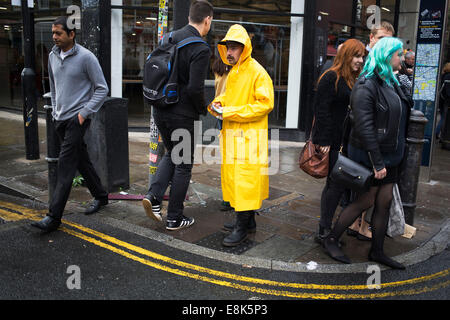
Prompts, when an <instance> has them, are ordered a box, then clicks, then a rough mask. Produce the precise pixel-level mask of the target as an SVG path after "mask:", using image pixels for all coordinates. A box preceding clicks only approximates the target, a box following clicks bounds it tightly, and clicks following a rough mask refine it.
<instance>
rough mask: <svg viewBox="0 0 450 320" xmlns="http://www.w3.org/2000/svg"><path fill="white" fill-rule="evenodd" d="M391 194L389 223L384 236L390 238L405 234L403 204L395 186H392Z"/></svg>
mask: <svg viewBox="0 0 450 320" xmlns="http://www.w3.org/2000/svg"><path fill="white" fill-rule="evenodd" d="M392 193H393V194H392V202H391V207H390V209H389V223H388V227H387V230H386V234H387V235H388V236H389V237H391V238H393V237H395V236H401V235H403V234H404V233H405V224H406V223H405V213H404V211H403V203H402V199H401V197H400V191H399V189H398V185H397V184H394V188H393V190H392Z"/></svg>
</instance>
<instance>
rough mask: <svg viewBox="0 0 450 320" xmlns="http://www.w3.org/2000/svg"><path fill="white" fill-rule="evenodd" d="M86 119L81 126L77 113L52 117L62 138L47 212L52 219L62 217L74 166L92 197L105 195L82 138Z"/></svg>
mask: <svg viewBox="0 0 450 320" xmlns="http://www.w3.org/2000/svg"><path fill="white" fill-rule="evenodd" d="M89 123H90V120H89V119H86V120H85V122H84V123H83V125H82V126H81V125H80V122H79V120H78V115H77V116H75V117H73V118H71V119H68V120H63V121H55V128H56V133H57V135H58V138H59V140H60V142H61V151H60V153H59V158H58V171H57V182H56V187H55V193H54V194H53V197H52V199H51V202H50V207H49V215H50V216H52V217H53V218H55V219H61V217H62V215H63V212H64V207H65V206H66V203H67V199H68V198H69V195H70V190H71V189H72V182H73V178H74V177H75V174H76V171H77V169H78V171H79V172H80V173H81V175H82V176H83V178H84V181H85V182H86V185H87V187H88V189H89V191H90V192H91V194H92V196H93V197H95V199H97V200H102V199H107V197H108V193H107V192H106V191H105V189H104V188H103V186H102V184H101V182H100V178H99V177H98V175H97V173H96V172H95V169H94V167H93V166H92V163H91V161H90V159H89V154H88V152H87V147H86V143H85V142H84V139H83V137H84V134H85V133H86V129H87V128H88V127H89Z"/></svg>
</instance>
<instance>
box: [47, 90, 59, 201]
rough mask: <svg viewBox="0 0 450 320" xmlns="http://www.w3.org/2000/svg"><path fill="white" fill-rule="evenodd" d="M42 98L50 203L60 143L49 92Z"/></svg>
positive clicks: (54, 184) (55, 177)
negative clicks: (45, 115) (43, 100)
mask: <svg viewBox="0 0 450 320" xmlns="http://www.w3.org/2000/svg"><path fill="white" fill-rule="evenodd" d="M44 99H45V106H44V109H45V110H46V111H47V117H46V125H47V157H46V158H45V160H47V163H48V202H49V203H50V201H51V199H52V196H53V194H54V193H55V187H56V181H57V177H58V175H57V172H58V171H57V168H58V157H59V151H60V150H61V144H60V142H59V138H58V136H57V134H56V130H55V123H54V121H53V116H52V111H53V106H52V101H51V93H50V92H49V93H46V94H45V95H44Z"/></svg>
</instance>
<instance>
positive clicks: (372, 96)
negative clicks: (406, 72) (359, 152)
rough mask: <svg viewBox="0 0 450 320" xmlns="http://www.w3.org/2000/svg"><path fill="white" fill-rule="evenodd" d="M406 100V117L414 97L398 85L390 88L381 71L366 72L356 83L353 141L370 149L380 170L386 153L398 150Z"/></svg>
mask: <svg viewBox="0 0 450 320" xmlns="http://www.w3.org/2000/svg"><path fill="white" fill-rule="evenodd" d="M402 104H406V105H407V108H405V109H406V110H407V113H408V114H407V115H406V119H409V113H410V110H411V100H410V99H408V97H406V96H405V94H404V93H403V91H402V90H401V89H400V87H399V86H398V85H396V84H394V88H389V87H388V85H387V84H386V82H385V81H383V80H382V79H381V78H380V77H379V76H378V75H376V76H373V77H370V78H366V77H365V76H364V75H363V76H361V77H360V78H359V79H358V81H357V82H356V84H355V86H354V87H353V91H352V95H351V98H350V107H351V119H352V121H351V123H352V130H351V133H350V138H349V143H350V144H351V145H353V146H355V147H357V148H360V149H363V150H366V151H367V152H368V155H369V158H370V161H371V162H372V166H373V168H375V169H376V170H377V171H379V170H381V169H383V168H385V164H384V161H383V155H382V154H388V153H390V152H395V151H396V150H397V147H398V137H399V130H400V120H401V118H402V112H403V111H402V110H403V109H404V108H403V107H402ZM403 116H404V115H403ZM406 121H408V120H406Z"/></svg>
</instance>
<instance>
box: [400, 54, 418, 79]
mask: <svg viewBox="0 0 450 320" xmlns="http://www.w3.org/2000/svg"><path fill="white" fill-rule="evenodd" d="M415 64H416V54H415V53H414V51H412V50H410V51H407V52H406V54H405V59H404V60H403V61H402V64H401V68H400V72H399V73H400V74H403V75H406V76H407V77H408V79H409V81H411V82H412V81H413V75H414V65H415Z"/></svg>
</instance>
